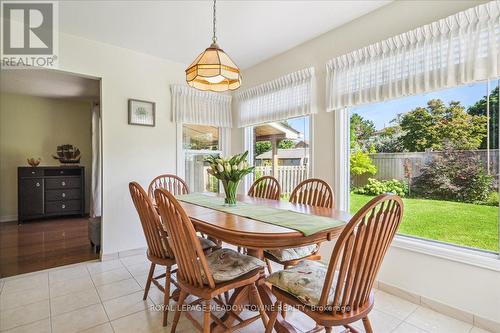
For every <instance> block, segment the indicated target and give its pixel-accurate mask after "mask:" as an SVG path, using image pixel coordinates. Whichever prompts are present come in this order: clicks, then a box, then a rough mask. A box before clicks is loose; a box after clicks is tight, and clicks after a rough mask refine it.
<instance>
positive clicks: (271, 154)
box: [252, 116, 311, 199]
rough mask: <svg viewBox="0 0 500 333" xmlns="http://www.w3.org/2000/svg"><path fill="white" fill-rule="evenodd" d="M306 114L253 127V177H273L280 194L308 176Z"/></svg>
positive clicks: (308, 152)
mask: <svg viewBox="0 0 500 333" xmlns="http://www.w3.org/2000/svg"><path fill="white" fill-rule="evenodd" d="M309 132H310V116H306V117H299V118H292V119H288V120H284V121H276V122H269V123H265V124H260V125H256V126H253V128H252V133H253V143H252V146H253V156H254V161H253V162H254V165H255V174H254V180H255V179H258V178H260V177H262V176H273V177H275V178H276V179H277V180H278V182H279V183H280V185H281V197H282V198H283V199H288V197H289V196H290V194H291V192H292V190H293V189H294V188H295V187H296V186H297V185H298V184H299V183H300V182H301V181H303V180H305V179H307V178H309V174H310V158H311V142H310V133H309Z"/></svg>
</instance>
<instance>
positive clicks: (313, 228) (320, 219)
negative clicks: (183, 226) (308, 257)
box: [176, 193, 345, 236]
mask: <svg viewBox="0 0 500 333" xmlns="http://www.w3.org/2000/svg"><path fill="white" fill-rule="evenodd" d="M176 198H177V200H179V201H183V202H187V203H191V204H195V205H198V206H203V207H207V208H211V209H215V210H219V211H221V212H225V213H230V214H234V215H238V216H243V217H247V218H250V219H252V220H257V221H261V222H265V223H270V224H274V225H277V226H280V227H285V228H290V229H294V230H297V231H300V232H301V233H303V234H304V236H309V235H312V234H315V233H317V232H319V231H322V230H325V229H330V228H334V227H338V226H340V225H344V224H345V222H343V221H339V220H335V219H332V218H329V217H324V216H316V215H309V214H303V213H299V212H294V211H290V210H285V209H279V208H273V207H267V206H261V205H253V204H248V203H245V202H238V203H237V204H236V206H225V205H224V198H219V197H214V196H210V195H204V194H201V193H191V194H184V195H177V196H176Z"/></svg>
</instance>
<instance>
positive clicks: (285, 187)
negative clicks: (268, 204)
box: [255, 165, 309, 195]
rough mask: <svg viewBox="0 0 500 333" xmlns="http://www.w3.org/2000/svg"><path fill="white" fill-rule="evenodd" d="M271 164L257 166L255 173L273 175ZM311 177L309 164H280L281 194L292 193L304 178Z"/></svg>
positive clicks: (258, 175) (279, 180)
mask: <svg viewBox="0 0 500 333" xmlns="http://www.w3.org/2000/svg"><path fill="white" fill-rule="evenodd" d="M272 173H273V170H272V167H271V166H257V167H255V174H256V176H257V177H260V176H272ZM307 178H309V166H308V165H293V166H278V182H279V183H280V186H281V194H284V195H290V194H291V193H292V191H293V189H294V188H295V187H296V186H297V185H298V184H299V183H300V182H301V181H303V180H305V179H307Z"/></svg>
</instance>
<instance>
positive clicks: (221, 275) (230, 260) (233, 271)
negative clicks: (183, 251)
mask: <svg viewBox="0 0 500 333" xmlns="http://www.w3.org/2000/svg"><path fill="white" fill-rule="evenodd" d="M206 258H207V264H208V269H209V270H210V272H211V273H212V276H213V278H214V281H215V283H220V282H225V281H230V280H233V279H236V278H237V277H240V276H242V275H245V274H246V273H248V272H251V271H253V270H255V269H259V268H263V267H264V266H265V263H264V262H263V261H262V260H259V259H257V258H255V257H251V256H247V255H245V254H241V253H238V252H236V251H234V250H231V249H219V250H216V251H214V252H212V253H210V254H209V255H207V256H206ZM202 275H204V272H203V270H202ZM203 279H204V280H205V281H206V277H205V276H203Z"/></svg>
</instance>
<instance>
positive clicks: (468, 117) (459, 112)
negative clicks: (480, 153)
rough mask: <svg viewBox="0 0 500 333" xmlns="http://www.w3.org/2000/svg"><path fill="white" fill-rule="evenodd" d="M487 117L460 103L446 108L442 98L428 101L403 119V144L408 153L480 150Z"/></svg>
mask: <svg viewBox="0 0 500 333" xmlns="http://www.w3.org/2000/svg"><path fill="white" fill-rule="evenodd" d="M486 122H487V121H486V117H485V116H479V115H472V114H469V113H467V112H465V108H464V107H463V106H462V105H460V102H455V101H452V102H450V103H449V105H448V106H446V105H445V104H444V103H443V101H442V100H440V99H432V100H430V101H429V102H427V107H425V108H423V107H417V108H415V109H414V110H412V111H410V112H408V113H406V114H404V115H403V116H402V117H401V123H400V126H401V129H402V130H403V135H402V136H401V142H402V145H403V147H404V149H405V150H407V151H411V152H414V151H425V150H426V149H432V150H442V149H443V148H444V145H445V144H448V145H449V146H450V147H452V148H453V149H457V150H470V149H477V148H479V146H480V145H481V142H482V141H483V139H484V137H485V136H486Z"/></svg>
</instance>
